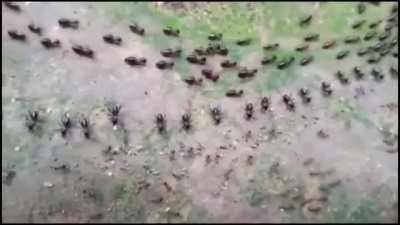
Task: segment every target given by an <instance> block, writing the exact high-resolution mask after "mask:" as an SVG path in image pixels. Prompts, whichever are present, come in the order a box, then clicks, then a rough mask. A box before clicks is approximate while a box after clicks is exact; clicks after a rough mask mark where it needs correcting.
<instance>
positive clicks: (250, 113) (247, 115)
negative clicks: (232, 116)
mask: <svg viewBox="0 0 400 225" xmlns="http://www.w3.org/2000/svg"><path fill="white" fill-rule="evenodd" d="M253 114H254V106H253V104H252V103H247V104H246V108H245V118H246V119H247V120H250V119H251V118H253Z"/></svg>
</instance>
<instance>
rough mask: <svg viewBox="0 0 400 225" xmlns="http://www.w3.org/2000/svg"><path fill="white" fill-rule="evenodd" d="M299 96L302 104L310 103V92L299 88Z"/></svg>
mask: <svg viewBox="0 0 400 225" xmlns="http://www.w3.org/2000/svg"><path fill="white" fill-rule="evenodd" d="M299 95H300V97H301V98H302V99H303V102H304V103H309V102H311V97H310V90H308V89H307V88H300V91H299Z"/></svg>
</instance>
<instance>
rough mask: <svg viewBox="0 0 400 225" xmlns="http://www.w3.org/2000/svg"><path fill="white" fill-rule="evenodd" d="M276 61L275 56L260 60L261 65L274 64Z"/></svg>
mask: <svg viewBox="0 0 400 225" xmlns="http://www.w3.org/2000/svg"><path fill="white" fill-rule="evenodd" d="M276 59H277V57H276V55H271V56H265V57H264V58H263V59H262V60H261V65H267V64H271V63H273V62H275V61H276Z"/></svg>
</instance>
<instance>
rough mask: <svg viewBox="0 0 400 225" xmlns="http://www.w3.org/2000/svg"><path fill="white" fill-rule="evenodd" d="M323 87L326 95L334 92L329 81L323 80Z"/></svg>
mask: <svg viewBox="0 0 400 225" xmlns="http://www.w3.org/2000/svg"><path fill="white" fill-rule="evenodd" d="M321 89H322V92H323V93H324V95H331V94H332V92H333V91H332V88H331V85H330V84H329V83H327V82H322V83H321Z"/></svg>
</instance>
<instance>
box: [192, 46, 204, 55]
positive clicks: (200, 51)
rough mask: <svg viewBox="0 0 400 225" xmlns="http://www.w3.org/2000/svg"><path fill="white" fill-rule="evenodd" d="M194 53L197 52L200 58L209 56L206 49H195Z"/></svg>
mask: <svg viewBox="0 0 400 225" xmlns="http://www.w3.org/2000/svg"><path fill="white" fill-rule="evenodd" d="M194 52H195V53H196V54H197V55H200V56H204V55H207V50H206V49H204V48H203V47H200V48H195V49H194Z"/></svg>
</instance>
